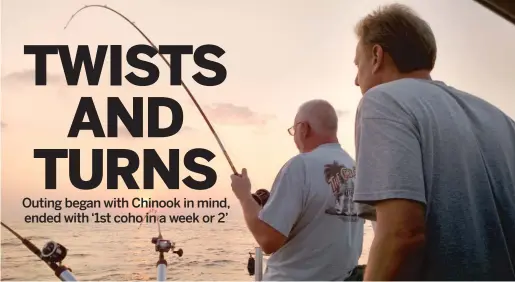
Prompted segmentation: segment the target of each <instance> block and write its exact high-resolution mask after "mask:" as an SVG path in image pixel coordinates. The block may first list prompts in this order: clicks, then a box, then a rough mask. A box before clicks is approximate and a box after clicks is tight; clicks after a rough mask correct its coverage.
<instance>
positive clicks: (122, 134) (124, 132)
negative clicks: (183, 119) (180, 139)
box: [106, 125, 195, 139]
mask: <svg viewBox="0 0 515 282" xmlns="http://www.w3.org/2000/svg"><path fill="white" fill-rule="evenodd" d="M194 131H195V129H194V128H193V127H191V126H187V125H183V126H182V127H181V130H179V132H178V133H176V134H182V133H191V132H194ZM106 134H107V133H106ZM147 136H148V133H147V131H146V130H143V138H147ZM118 138H124V139H141V137H132V135H131V133H130V132H129V130H128V129H127V128H126V127H125V126H123V125H120V126H118Z"/></svg>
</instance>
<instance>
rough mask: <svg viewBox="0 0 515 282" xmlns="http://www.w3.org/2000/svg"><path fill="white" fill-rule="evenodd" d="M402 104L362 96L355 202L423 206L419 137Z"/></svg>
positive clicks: (381, 96)
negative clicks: (402, 201) (400, 202)
mask: <svg viewBox="0 0 515 282" xmlns="http://www.w3.org/2000/svg"><path fill="white" fill-rule="evenodd" d="M369 94H370V96H369V97H366V96H367V95H369ZM402 102H405V101H402ZM402 102H399V101H396V100H395V98H393V97H392V96H391V95H388V94H387V93H381V92H378V91H376V92H375V93H367V94H365V96H364V97H363V100H362V102H361V103H360V108H359V109H358V112H357V115H356V165H357V167H356V186H355V192H354V201H356V202H358V203H369V204H373V203H372V202H376V201H381V200H386V199H395V198H397V199H408V200H413V201H417V202H420V203H423V204H425V203H426V198H425V183H424V173H423V164H422V152H421V148H420V142H419V137H418V136H419V134H418V131H417V129H416V126H415V125H414V124H415V123H414V121H413V118H412V117H411V116H410V115H409V113H408V112H407V111H406V109H405V108H402V107H401V106H400V105H405V103H402Z"/></svg>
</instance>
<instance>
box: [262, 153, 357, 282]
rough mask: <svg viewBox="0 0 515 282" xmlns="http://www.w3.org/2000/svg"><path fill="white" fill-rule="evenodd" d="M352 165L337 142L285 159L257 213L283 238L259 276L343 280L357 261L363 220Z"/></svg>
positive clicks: (283, 278) (288, 278) (280, 278)
mask: <svg viewBox="0 0 515 282" xmlns="http://www.w3.org/2000/svg"><path fill="white" fill-rule="evenodd" d="M355 171H356V170H355V164H354V161H353V159H352V158H351V157H350V156H349V155H348V154H347V152H345V151H344V150H343V149H342V148H341V146H340V144H338V143H330V144H324V145H321V146H319V147H318V148H316V149H315V150H313V151H312V152H309V153H304V154H299V155H297V156H295V157H293V158H292V159H290V160H289V161H288V162H287V163H286V164H285V165H284V166H283V168H282V169H281V171H280V172H279V174H278V175H277V177H276V179H275V182H274V184H273V187H272V189H271V193H270V198H269V199H268V202H267V204H266V205H265V206H264V207H263V209H262V210H261V212H260V214H259V218H260V219H261V220H262V221H264V222H266V223H267V224H268V225H270V226H271V227H273V228H275V229H276V230H277V231H279V232H281V233H282V234H283V235H285V236H287V237H288V241H287V243H286V244H285V245H284V246H283V247H282V248H280V249H279V250H278V251H277V252H275V253H274V254H272V255H271V256H270V258H269V260H268V263H267V268H266V271H265V274H264V277H263V279H264V280H268V281H270V280H275V281H277V280H289V281H295V280H310V281H321V280H324V281H332V280H340V281H342V280H344V279H345V278H346V277H347V276H348V275H349V274H350V272H351V271H352V269H353V268H354V267H355V266H356V265H357V264H358V259H359V257H360V256H361V251H362V245H363V227H364V220H363V219H361V218H359V217H358V216H357V204H355V203H354V202H353V194H354V181H355V175H356V173H355Z"/></svg>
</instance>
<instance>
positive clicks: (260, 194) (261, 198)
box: [252, 189, 270, 207]
mask: <svg viewBox="0 0 515 282" xmlns="http://www.w3.org/2000/svg"><path fill="white" fill-rule="evenodd" d="M252 198H254V201H256V202H257V203H258V204H259V205H260V206H261V207H264V206H265V205H266V202H267V201H268V198H270V192H268V191H267V190H266V189H259V190H257V191H256V192H254V193H253V194H252Z"/></svg>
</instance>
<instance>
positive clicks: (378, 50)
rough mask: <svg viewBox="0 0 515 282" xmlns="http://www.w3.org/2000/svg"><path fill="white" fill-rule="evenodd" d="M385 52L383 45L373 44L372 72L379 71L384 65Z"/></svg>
mask: <svg viewBox="0 0 515 282" xmlns="http://www.w3.org/2000/svg"><path fill="white" fill-rule="evenodd" d="M383 60H384V52H383V47H381V46H380V45H378V44H375V45H374V46H372V73H377V72H378V71H379V70H380V69H381V66H382V65H383Z"/></svg>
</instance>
